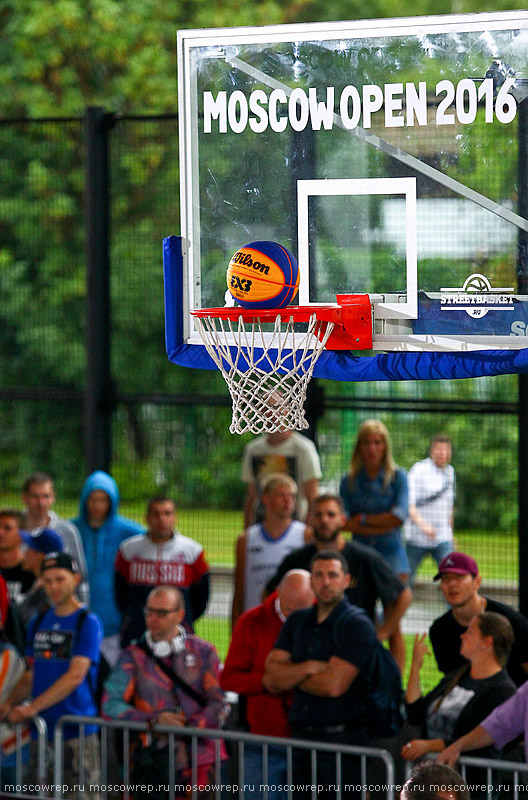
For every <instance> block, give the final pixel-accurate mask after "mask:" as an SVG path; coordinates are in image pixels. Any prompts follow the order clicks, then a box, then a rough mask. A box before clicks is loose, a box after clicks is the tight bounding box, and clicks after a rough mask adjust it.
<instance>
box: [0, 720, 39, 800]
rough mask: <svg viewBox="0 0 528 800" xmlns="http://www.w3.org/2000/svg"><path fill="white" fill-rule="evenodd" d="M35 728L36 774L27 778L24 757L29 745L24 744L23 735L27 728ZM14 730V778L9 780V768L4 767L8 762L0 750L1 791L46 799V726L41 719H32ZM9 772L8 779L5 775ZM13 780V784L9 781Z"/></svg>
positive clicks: (16, 726) (14, 726) (27, 752)
mask: <svg viewBox="0 0 528 800" xmlns="http://www.w3.org/2000/svg"><path fill="white" fill-rule="evenodd" d="M28 724H29V725H30V727H32V728H35V730H36V733H37V738H36V740H35V745H34V747H35V750H36V774H34V775H31V776H29V778H28V776H27V774H26V772H27V770H26V766H27V765H26V762H25V756H26V755H27V756H28V758H29V746H30V745H29V743H27V745H26V744H24V741H23V733H24V730H25V729H26V728H27V726H28ZM12 727H13V728H14V729H15V742H14V747H15V751H14V755H15V764H14V767H15V772H14V778H11V770H12V767H11V766H6V764H5V762H6V761H7V760H8V759H7V758H5V757H4V755H3V752H2V749H1V748H0V786H1V787H3V791H4V792H6V793H8V794H35V795H38V796H39V797H46V790H45V784H46V740H47V737H48V726H47V725H46V723H45V722H44V720H43V719H42V717H34V718H33V719H31V720H28V722H27V723H22V724H19V725H13V726H12ZM8 770H9V775H8V778H7V779H6V773H7V771H8ZM10 780H13V781H14V783H10V782H9V781H10Z"/></svg>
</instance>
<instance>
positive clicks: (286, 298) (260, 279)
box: [227, 242, 299, 308]
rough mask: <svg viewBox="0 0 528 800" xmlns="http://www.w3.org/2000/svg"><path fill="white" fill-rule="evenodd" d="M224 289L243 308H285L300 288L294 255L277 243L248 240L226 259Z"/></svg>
mask: <svg viewBox="0 0 528 800" xmlns="http://www.w3.org/2000/svg"><path fill="white" fill-rule="evenodd" d="M227 288H228V289H229V291H230V292H231V294H232V296H233V297H234V298H235V300H236V301H237V303H238V304H239V305H241V306H242V308H284V306H287V305H288V304H289V303H291V301H292V300H293V298H294V297H295V295H296V294H297V291H298V289H299V267H298V265H297V261H296V259H295V256H293V255H292V253H290V251H289V250H287V249H286V248H285V247H283V246H282V245H281V244H277V242H250V243H249V244H246V245H244V247H241V248H240V250H237V251H236V253H235V254H234V255H233V257H232V259H231V261H230V262H229V267H228V268H227Z"/></svg>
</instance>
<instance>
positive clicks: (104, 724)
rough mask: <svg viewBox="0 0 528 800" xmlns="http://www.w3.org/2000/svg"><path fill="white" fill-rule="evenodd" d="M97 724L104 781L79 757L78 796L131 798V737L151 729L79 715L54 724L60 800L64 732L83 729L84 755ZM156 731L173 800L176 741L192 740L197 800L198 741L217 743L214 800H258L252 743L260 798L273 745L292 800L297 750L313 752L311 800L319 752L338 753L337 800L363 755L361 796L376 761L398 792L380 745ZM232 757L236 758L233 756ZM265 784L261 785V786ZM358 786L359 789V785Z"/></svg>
mask: <svg viewBox="0 0 528 800" xmlns="http://www.w3.org/2000/svg"><path fill="white" fill-rule="evenodd" d="M94 723H95V724H97V725H98V726H99V727H100V730H101V733H100V740H101V761H100V764H101V774H100V778H99V783H97V784H96V783H90V781H89V778H90V776H88V775H86V770H85V766H84V763H83V759H82V758H81V759H80V764H79V780H78V784H79V785H80V786H81V787H83V790H82V791H80V792H79V798H85V800H86V798H87V797H90V795H92V796H93V795H98V796H99V797H102V798H104V800H106V798H107V797H108V796H109V795H110V796H120V797H123V796H125V797H126V796H127V795H128V794H129V793H130V789H131V785H132V784H131V775H130V766H129V765H130V753H131V750H130V745H131V734H133V733H148V732H149V728H148V725H147V724H146V723H141V722H128V721H127V722H123V721H116V720H106V719H102V718H100V717H97V718H93V717H77V716H64V717H61V718H60V719H59V721H58V722H57V724H56V726H55V744H54V751H55V772H54V784H55V786H56V787H57V789H56V793H55V797H57V798H61V797H62V788H61V787H62V786H63V785H64V763H63V729H64V726H65V725H76V726H78V727H79V738H80V748H81V753H82V752H83V743H84V726H85V725H88V724H90V725H93V724H94ZM110 730H118V731H122V735H123V742H122V770H121V771H120V772H118V773H117V775H116V769H115V763H111V762H109V753H110V750H111V745H110V741H109V739H110V737H109V731H110ZM156 733H160V734H164V735H167V737H168V742H169V748H168V749H169V759H168V760H169V763H168V768H169V772H168V774H169V776H170V780H169V791H168V797H169V800H175V797H177V795H176V794H175V790H174V787H175V781H176V769H175V759H174V750H175V742H176V740H177V739H181V738H184V739H189V740H190V761H191V786H192V799H193V800H197V798H198V796H199V793H198V789H197V750H198V741H199V740H200V739H211V740H213V741H214V743H215V776H216V777H215V783H214V784H213V785H212V786H211V787H210V788H211V792H212V794H213V795H214V797H215V800H225V799H226V798H229V800H231V798H233V800H234V798H237V797H238V798H239V800H249V798H251V797H255V796H256V793H257V791H259V787H255V785H254V784H253V783H252V776H246V775H245V774H244V748H245V746H246V745H247V744H254V745H261V746H262V756H263V759H262V760H263V776H262V786H263V788H262V790H261V794H262V797H263V800H267V798H268V783H267V777H268V754H269V748H270V746H273V748H277V747H281V748H284V750H285V755H286V782H285V791H286V794H287V797H288V800H294V799H295V797H296V796H297V793H298V786H299V781H297V782H296V783H295V784H294V779H293V751H294V750H309V751H310V763H311V768H310V775H309V776H307V777H306V779H305V781H304V786H307V787H308V788H307V789H306V791H309V793H310V796H311V798H312V800H315V799H316V798H317V794H318V785H317V754H318V753H333V754H334V755H335V765H336V780H335V783H336V785H337V791H336V800H341V798H342V786H341V776H342V770H343V764H342V759H343V757H346V756H356V757H359V761H360V776H361V777H360V780H359V787H360V788H359V792H360V794H361V798H362V800H367V797H369V796H370V789H371V788H372V787H371V785H370V784H369V780H370V777H369V775H370V772H369V768H370V766H371V763H372V762H374V761H377V762H380V763H381V765H382V767H383V770H382V771H383V776H384V777H383V778H382V779H381V780H380V782H379V785H378V784H376V786H375V788H376V790H377V792H378V793H379V794H380V796H384V797H385V798H386V800H393V789H394V762H393V759H392V756H391V755H390V753H388V752H387V751H386V750H383V749H381V748H376V747H356V746H352V745H341V744H330V743H326V742H324V743H323V742H312V741H310V742H308V741H305V740H301V739H278V738H276V737H271V736H256V735H255V734H250V733H243V732H240V731H229V730H210V729H203V728H189V727H185V728H178V729H177V733H175V729H174V727H167V726H162V725H157V726H156ZM222 741H224V742H232V743H234V744H235V745H236V755H237V756H238V764H237V766H236V777H235V779H234V780H232V779H230V778H229V777H228V776H229V771H230V770H229V767H230V766H231V767H232V766H233V765H232V763H231V765H229V764H228V763H227V762H225V761H224V762H222V756H221V743H222ZM230 758H231V759H232V758H233V755H231V756H230ZM259 786H260V785H259ZM155 788H157V787H153V786H151V785H147V786H146V788H145V789H144V790H143V793H144V794H145V795H148V794H151V793H152V791H154V789H155ZM356 788H358V787H357V785H356Z"/></svg>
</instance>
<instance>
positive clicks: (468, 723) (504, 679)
mask: <svg viewBox="0 0 528 800" xmlns="http://www.w3.org/2000/svg"><path fill="white" fill-rule="evenodd" d="M425 638H426V634H424V635H423V636H419V635H416V636H415V640H414V648H413V659H412V665H411V671H410V674H409V683H408V686H407V693H406V697H405V699H406V703H407V717H408V720H409V722H410V723H411V724H412V725H420V726H421V727H422V735H423V739H412V740H411V741H410V742H407V743H406V744H404V746H403V748H402V750H401V755H402V757H403V758H404V759H405V760H406V761H414V760H415V759H417V758H420V757H421V756H424V755H425V754H426V753H436V752H439V751H440V750H443V749H444V748H445V747H446V746H447V745H448V744H449V743H450V742H452V741H454V740H455V739H458V738H459V736H463V735H464V734H465V733H468V732H469V731H470V730H472V729H473V728H474V727H475V726H476V725H478V724H479V723H480V722H482V720H483V719H485V718H486V717H487V716H488V714H489V713H490V712H491V711H493V709H494V708H495V707H496V706H498V705H500V704H501V703H502V702H503V701H504V700H507V698H508V697H511V696H512V695H513V694H514V693H515V690H516V686H515V684H514V683H513V681H512V680H511V678H510V677H509V675H508V673H507V672H506V670H505V668H504V667H505V664H506V661H507V660H508V655H509V652H510V650H511V646H512V644H513V631H512V627H511V625H510V623H509V621H508V620H507V619H506V617H503V616H502V614H495V613H494V612H492V611H485V612H484V613H482V614H479V615H478V616H476V617H475V618H474V619H472V620H471V622H470V624H469V626H468V628H467V630H466V631H465V632H464V633H463V634H462V635H461V637H460V638H461V640H462V643H461V646H460V652H461V654H462V655H463V656H464V657H465V658H467V659H468V661H469V664H465V665H464V666H463V667H461V668H460V669H458V670H456V671H455V672H452V673H450V674H448V675H446V676H445V677H444V678H443V679H442V680H441V681H440V683H439V684H438V686H437V687H436V688H435V689H433V690H432V691H431V692H429V694H427V695H426V696H425V697H422V694H421V690H420V670H421V668H422V665H423V660H424V656H425V654H426V653H427V652H428V650H427V645H426V643H425ZM472 755H475V756H482V757H488V758H489V757H494V756H496V755H497V753H496V751H494V750H493V749H492V748H486V749H485V750H481V751H478V753H472Z"/></svg>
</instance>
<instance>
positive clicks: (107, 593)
mask: <svg viewBox="0 0 528 800" xmlns="http://www.w3.org/2000/svg"><path fill="white" fill-rule="evenodd" d="M119 499H120V498H119V489H118V487H117V483H116V482H115V480H114V479H113V478H112V476H111V475H108V473H107V472H102V471H101V470H97V471H96V472H92V474H91V475H89V476H88V478H87V479H86V481H85V482H84V485H83V487H82V490H81V498H80V503H79V516H78V517H77V518H76V519H74V520H73V522H74V524H75V525H76V526H77V528H78V529H79V532H80V534H81V538H82V542H83V545H84V551H85V554H86V563H87V565H88V579H89V583H90V597H91V603H90V606H91V610H92V611H93V612H94V613H95V614H97V616H98V617H99V619H100V620H101V622H102V623H103V631H104V638H103V643H102V645H101V653H102V655H103V656H104V658H105V660H106V661H107V662H108V664H109V665H110V666H113V665H114V663H115V661H116V660H117V658H118V656H119V635H118V634H119V629H120V627H121V622H122V616H121V612H120V611H119V609H118V608H117V606H116V604H115V600H114V560H115V557H116V553H117V551H118V549H119V545H120V544H121V542H122V541H123V540H124V539H127V538H128V537H129V536H135V535H137V534H139V533H143V530H144V528H143V527H142V526H141V525H139V524H138V523H137V522H132V521H131V520H129V519H126V518H125V517H121V516H120V515H119V514H118V513H117V509H118V506H119ZM103 667H104V665H103Z"/></svg>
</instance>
